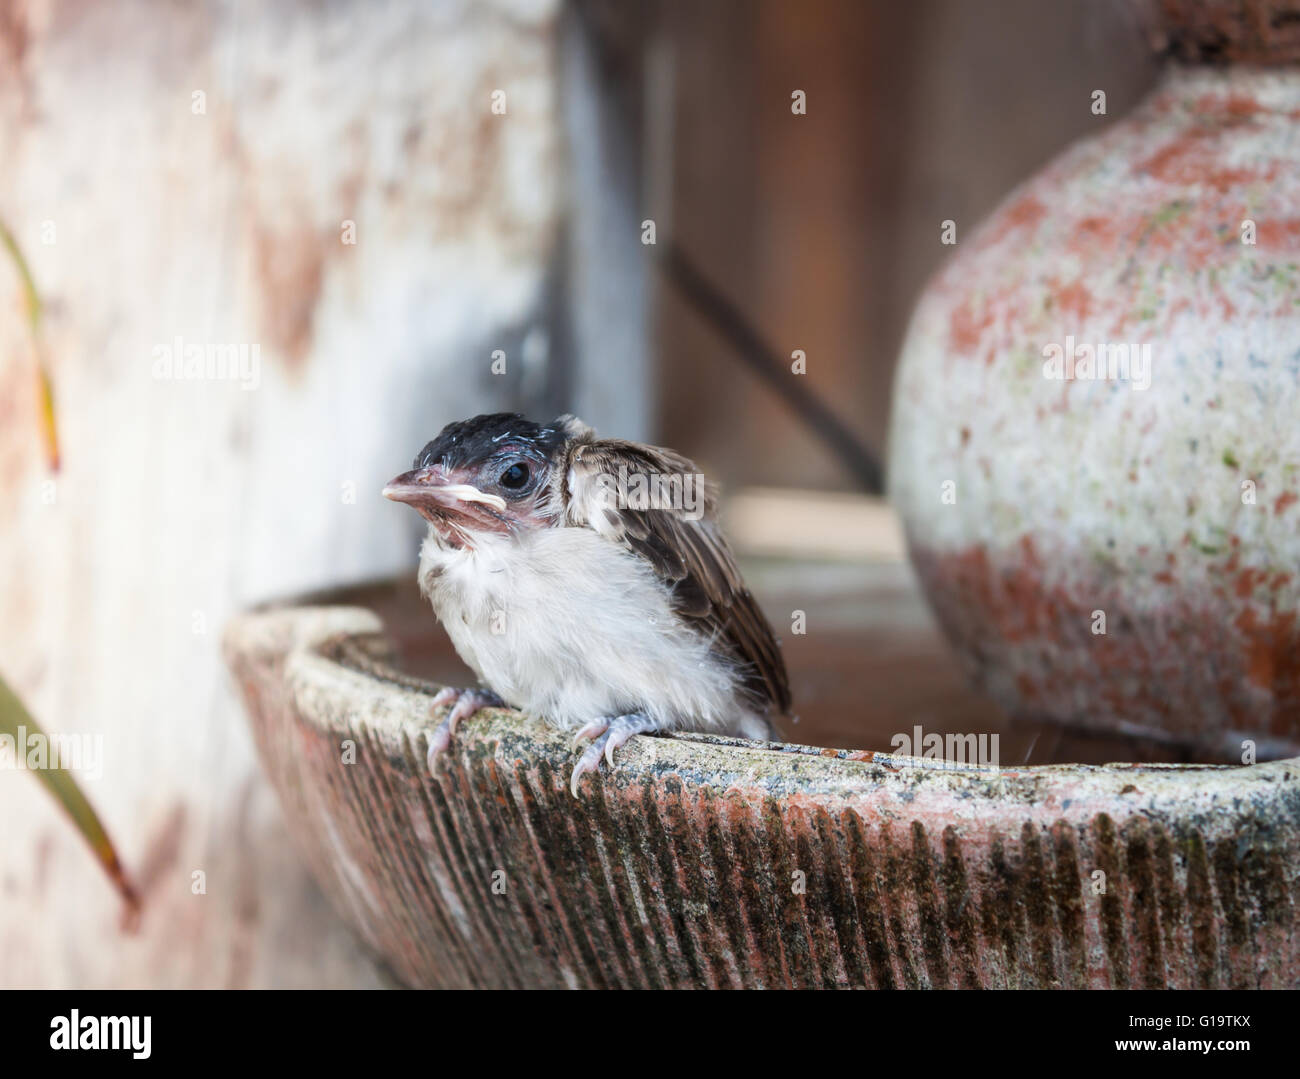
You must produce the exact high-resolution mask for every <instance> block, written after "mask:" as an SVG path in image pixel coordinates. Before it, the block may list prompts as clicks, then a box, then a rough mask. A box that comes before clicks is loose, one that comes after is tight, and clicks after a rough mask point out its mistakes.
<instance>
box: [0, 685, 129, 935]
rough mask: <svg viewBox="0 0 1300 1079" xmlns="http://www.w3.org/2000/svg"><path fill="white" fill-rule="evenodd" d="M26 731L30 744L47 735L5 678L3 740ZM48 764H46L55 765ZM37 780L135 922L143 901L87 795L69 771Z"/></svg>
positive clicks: (0, 704)
mask: <svg viewBox="0 0 1300 1079" xmlns="http://www.w3.org/2000/svg"><path fill="white" fill-rule="evenodd" d="M24 727H25V728H26V729H27V739H28V740H29V741H30V739H31V737H32V734H33V733H35V734H39V735H41V737H44V736H45V732H44V731H42V730H41V727H40V725H39V724H38V723H37V722H36V720H34V719H33V718H32V716H31V713H30V712H28V711H27V709H26V708H25V707H24V706H23V702H22V701H20V700H19V699H18V697H17V695H16V694H15V693H14V692H13V690H11V689H10V688H9V686H8V685H7V684H6V682H5V680H4V679H3V678H0V740H3V739H5V738H6V736H8V738H11V739H13V744H14V745H15V746H17V745H18V744H19V743H21V742H22V740H23V737H22V728H24ZM52 763H53V762H52V761H47V764H52ZM33 771H34V772H35V774H36V778H37V779H39V780H40V781H41V782H42V783H43V784H45V787H46V789H47V790H48V791H49V792H50V793H51V794H52V795H54V799H55V801H57V802H58V803H59V805H61V806H62V807H63V808H64V810H65V811H66V812H67V814H68V816H69V817H71V818H72V823H73V824H74V825H76V828H77V831H79V832H80V833H81V834H82V836H83V837H84V838H85V840H86V842H87V843H89V844H90V849H91V850H92V851H94V853H95V857H96V858H97V859H98V860H99V864H100V865H102V866H103V867H104V872H105V873H107V874H108V878H109V880H111V881H112V882H113V886H114V887H115V888H116V889H117V890H118V893H119V894H120V895H121V896H122V900H123V902H124V903H125V904H126V908H127V916H128V920H129V921H134V920H135V918H136V917H137V916H138V914H139V910H140V900H139V896H138V895H137V894H136V891H135V888H134V887H133V886H132V884H131V881H130V878H128V877H127V874H126V870H125V869H124V868H123V867H122V862H121V860H120V859H119V858H118V856H117V851H116V850H115V849H114V847H113V841H112V840H111V839H109V838H108V833H107V832H106V831H104V826H103V824H101V823H100V820H99V815H98V814H97V813H96V812H95V810H94V808H93V807H92V806H91V804H90V802H88V801H87V800H86V796H85V795H84V794H83V793H82V792H81V788H80V787H79V786H78V785H77V781H76V779H74V778H73V775H72V773H71V772H69V771H68V770H67V769H66V768H54V767H45V768H36V769H33Z"/></svg>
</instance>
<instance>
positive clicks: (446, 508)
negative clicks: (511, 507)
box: [384, 468, 506, 520]
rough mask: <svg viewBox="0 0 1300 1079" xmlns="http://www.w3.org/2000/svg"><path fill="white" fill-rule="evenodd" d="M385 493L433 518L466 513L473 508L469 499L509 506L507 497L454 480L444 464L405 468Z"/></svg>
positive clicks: (503, 507) (391, 482) (497, 507)
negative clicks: (449, 513) (408, 469)
mask: <svg viewBox="0 0 1300 1079" xmlns="http://www.w3.org/2000/svg"><path fill="white" fill-rule="evenodd" d="M384 497H385V498H388V499H391V500H392V501H394V502H405V503H407V504H408V505H410V506H413V507H414V508H415V509H417V510H419V512H420V514H421V515H422V516H424V517H427V518H429V519H430V520H433V519H434V518H435V517H438V516H442V515H446V514H447V513H448V512H451V513H464V512H465V511H466V510H467V509H468V508H469V506H468V505H467V503H475V502H481V503H483V504H485V505H488V506H491V507H492V508H493V509H495V510H497V511H498V512H503V511H504V510H505V508H506V504H505V500H504V499H502V498H500V497H498V496H497V495H490V494H487V493H485V492H483V491H480V490H479V489H478V488H477V487H475V486H474V485H473V484H469V483H452V482H451V477H449V476H448V475H447V474H446V473H445V472H444V471H443V470H442V469H440V468H417V469H413V470H412V471H410V472H403V473H402V474H401V475H400V476H397V477H395V478H394V479H393V480H392V481H390V482H389V484H388V486H387V487H385V488H384Z"/></svg>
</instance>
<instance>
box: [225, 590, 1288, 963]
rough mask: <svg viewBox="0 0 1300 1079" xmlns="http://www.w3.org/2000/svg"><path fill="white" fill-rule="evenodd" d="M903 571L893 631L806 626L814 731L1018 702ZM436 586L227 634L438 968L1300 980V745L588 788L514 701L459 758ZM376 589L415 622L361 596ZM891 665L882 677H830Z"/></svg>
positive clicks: (687, 751)
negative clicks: (993, 699)
mask: <svg viewBox="0 0 1300 1079" xmlns="http://www.w3.org/2000/svg"><path fill="white" fill-rule="evenodd" d="M898 572H899V573H902V572H903V571H901V570H899V571H898ZM900 589H901V590H900V592H899V595H900V596H904V597H906V602H905V603H903V602H902V601H901V600H900V603H901V604H902V606H900V608H899V610H900V611H901V612H902V613H901V614H900V615H899V616H898V617H896V618H892V619H891V620H890V621H891V625H889V626H885V627H878V632H877V636H876V637H875V638H873V639H872V642H871V647H872V648H873V649H874V651H861V652H858V651H856V649H857V648H858V647H859V646H860V645H862V643H863V641H864V638H863V637H862V635H861V634H860V633H859V634H858V635H857V636H855V634H854V631H853V630H852V629H851V627H846V626H844V625H841V626H838V627H833V628H832V629H831V630H829V631H828V633H827V635H826V636H825V637H824V638H823V639H822V640H821V641H820V642H818V641H816V640H812V641H809V642H806V643H805V642H789V643H790V644H792V645H794V647H790V649H789V651H790V656H791V666H792V673H793V676H794V681H795V684H796V692H797V693H799V692H800V691H801V688H802V691H803V697H804V698H805V699H809V700H811V701H812V703H813V708H814V711H819V712H820V715H821V719H820V720H819V721H818V724H817V725H812V724H811V723H810V725H809V726H807V727H805V728H803V729H801V732H800V733H801V737H809V738H810V739H811V738H814V737H815V738H820V737H821V736H822V734H825V732H838V736H842V737H845V738H846V739H847V738H852V739H853V741H855V742H856V743H857V744H859V745H866V746H867V747H868V748H871V747H872V743H874V745H875V748H879V749H887V748H888V747H889V745H890V734H889V732H890V730H891V729H892V730H894V731H907V730H908V729H910V728H911V726H912V722H911V721H912V720H913V719H916V718H918V717H921V716H924V717H925V720H926V722H928V723H931V724H932V725H933V724H934V723H938V722H939V721H940V718H941V716H942V715H943V714H947V715H948V718H949V721H950V722H949V726H950V727H951V728H953V729H968V730H984V729H987V728H990V727H992V728H997V727H998V725H999V724H1004V723H1005V722H1006V721H1005V719H1004V718H1003V717H1000V716H998V715H996V714H994V713H990V712H989V711H988V709H987V706H986V705H983V704H980V703H979V702H977V701H975V700H973V699H972V698H970V697H968V696H966V695H965V691H964V690H962V689H961V688H960V684H959V683H958V682H957V681H956V678H957V676H956V674H955V673H954V670H953V664H952V662H951V660H949V659H947V658H946V656H945V655H944V653H943V652H942V651H941V650H940V651H935V652H933V653H931V652H927V651H926V649H928V648H930V647H932V643H933V641H934V640H935V637H934V631H933V629H932V628H931V627H930V626H929V624H928V623H926V622H924V621H922V622H917V623H916V624H915V625H914V626H913V625H912V623H910V622H909V621H908V618H909V617H910V615H908V613H907V612H912V613H915V612H918V611H920V610H921V605H920V601H919V599H918V598H917V597H916V595H915V592H914V590H912V589H911V585H910V583H907V582H904V584H903V585H902V586H900ZM411 591H412V590H403V588H402V587H399V586H390V587H387V588H381V589H379V590H378V591H372V592H369V593H353V594H350V595H344V596H341V597H337V598H336V599H335V602H334V603H330V602H328V600H326V601H323V602H318V603H315V604H313V605H306V606H292V607H285V608H280V609H271V610H263V611H258V612H254V613H250V614H248V615H246V616H243V617H241V618H239V619H238V620H236V621H235V622H234V623H233V624H232V625H231V626H230V627H229V629H228V632H227V635H226V641H225V649H226V655H227V658H228V662H229V665H230V667H231V669H232V671H233V672H234V675H235V677H236V679H237V681H238V684H239V686H240V688H241V690H242V693H243V697H244V701H245V704H246V706H247V711H248V716H249V720H250V723H251V726H252V731H253V734H254V737H255V739H256V742H257V746H258V749H259V751H260V753H261V757H262V760H263V762H264V764H265V767H266V771H267V773H268V775H269V776H270V778H271V781H272V783H273V784H274V786H275V788H276V790H277V791H278V792H279V797H280V800H281V803H282V805H283V807H284V811H285V813H286V815H287V817H288V820H289V823H290V826H291V829H292V832H293V833H294V835H295V836H296V839H297V843H298V845H299V848H300V850H301V852H302V854H303V855H304V856H305V858H306V859H307V861H308V862H309V863H310V865H311V867H312V869H313V871H314V873H315V875H316V877H317V879H318V880H319V881H320V883H321V885H322V887H323V888H324V890H325V891H326V892H327V894H328V895H329V897H330V899H331V900H332V901H333V903H334V904H335V906H336V907H337V909H338V910H339V912H340V913H341V914H342V916H343V917H344V918H346V919H347V920H348V921H349V922H350V923H351V924H352V926H353V927H354V928H355V930H356V932H357V933H358V934H360V936H361V937H362V938H363V939H364V940H365V941H366V942H367V943H368V944H369V945H370V947H372V948H373V949H374V950H375V952H377V953H378V954H379V955H380V956H382V957H383V958H384V959H385V960H386V961H387V963H388V964H389V965H390V966H391V968H392V970H393V971H394V972H395V973H396V975H397V976H398V978H400V979H401V980H402V981H403V982H405V983H407V984H409V985H412V986H435V987H442V986H477V987H520V986H529V987H564V986H570V987H614V986H627V987H663V986H672V987H679V986H745V987H749V986H774V987H782V986H795V987H813V986H816V987H830V986H867V987H886V986H906V987H942V986H948V987H972V986H988V987H1011V986H1023V987H1029V986H1070V987H1082V986H1097V987H1105V986H1117V987H1118V986H1153V987H1154V986H1177V987H1198V986H1203V987H1210V986H1242V987H1257V986H1273V987H1278V986H1290V987H1294V986H1296V985H1297V983H1300V933H1298V932H1297V928H1298V927H1297V916H1296V910H1297V908H1298V906H1300V761H1296V760H1283V761H1277V762H1273V763H1268V764H1258V765H1255V766H1252V767H1212V766H1202V765H1181V766H1168V765H1166V766H1159V765H1138V764H1119V765H1108V766H1090V765H1073V766H1040V767H1029V766H1023V767H1007V766H1006V764H1005V761H1006V759H1007V757H1006V754H1005V753H1004V754H1003V761H1004V764H1003V767H1002V768H1001V769H1000V770H998V769H996V768H988V767H983V768H982V767H976V766H963V767H944V766H942V765H941V764H940V763H939V762H936V761H933V760H924V759H918V758H915V757H905V756H898V755H890V754H888V753H871V752H857V753H849V752H847V751H844V750H821V749H812V748H807V747H803V746H796V745H785V744H769V743H755V742H746V741H741V740H731V739H723V738H714V737H705V736H699V735H680V736H674V737H655V738H649V737H638V738H636V739H633V740H632V741H631V742H630V743H629V744H628V745H627V746H626V747H624V749H623V750H622V751H621V754H620V756H619V758H618V766H617V768H616V770H615V771H614V772H612V773H605V772H602V773H601V775H600V776H598V777H590V776H589V777H587V778H586V779H585V780H584V784H583V787H582V790H581V796H580V797H579V798H576V799H575V798H574V797H573V796H572V795H571V794H570V793H569V791H568V787H567V777H568V773H569V768H570V766H571V755H570V752H569V748H568V745H567V740H566V739H565V738H564V737H563V736H561V735H560V734H558V733H557V732H555V731H552V730H551V729H549V728H548V727H547V726H545V725H544V724H542V723H540V722H538V721H535V720H532V719H529V718H526V717H524V716H521V715H519V714H517V713H513V712H508V711H496V712H489V713H483V714H481V715H480V716H478V717H476V718H475V719H474V720H473V721H471V722H467V723H466V724H464V725H463V726H462V728H461V732H460V734H459V735H458V737H457V740H456V741H455V742H454V743H453V746H452V750H451V751H450V753H449V755H448V757H447V758H445V759H444V761H443V762H442V763H441V764H440V765H439V766H438V767H437V768H436V770H434V771H433V772H432V773H431V772H430V770H429V768H428V767H427V765H426V763H425V754H426V748H427V739H428V736H429V734H430V733H431V731H432V730H433V727H434V722H433V721H432V720H431V718H430V713H429V698H430V695H431V694H432V692H433V691H434V690H435V689H436V686H435V685H434V684H433V683H432V682H429V681H426V680H425V679H424V678H421V677H416V676H414V675H412V674H411V673H409V671H410V670H420V671H421V672H423V673H433V674H435V675H436V673H437V672H438V671H439V670H448V671H449V672H452V673H449V674H448V675H446V677H456V676H455V675H454V666H453V665H452V661H451V659H450V657H448V656H447V655H446V654H445V652H440V651H439V648H438V647H437V646H436V642H437V641H438V640H440V635H439V633H438V631H437V630H436V626H435V624H434V623H433V620H432V618H431V617H429V616H428V614H427V612H424V613H423V614H422V615H421V617H419V618H418V619H416V618H415V616H414V615H413V613H412V612H413V611H414V610H416V609H417V608H418V606H419V605H418V601H416V600H414V599H413V598H412V596H411V595H410V594H409V593H410V592H411ZM361 595H364V596H365V597H366V599H367V603H368V606H374V607H377V608H381V609H383V610H384V611H385V617H386V618H388V619H389V621H390V623H391V624H392V625H393V626H394V628H395V630H397V632H396V633H394V635H392V636H389V635H386V634H385V631H384V626H383V624H382V623H381V620H380V618H379V617H378V615H376V614H375V613H374V611H372V610H370V609H368V608H367V607H361V606H339V605H337V602H338V600H340V599H341V600H348V599H356V598H357V597H358V596H361ZM394 597H398V598H394ZM852 598H855V599H856V600H858V601H859V602H860V601H861V599H862V596H861V595H860V594H859V595H858V596H856V597H852ZM876 599H877V601H879V600H880V597H879V594H877V595H876ZM399 611H400V612H405V613H398V612H399ZM909 626H911V627H912V628H909ZM909 635H910V636H909ZM909 640H910V641H912V642H913V644H912V645H907V644H906V642H907V641H909ZM900 641H902V642H904V643H903V644H901V645H900V644H899V642H900ZM837 642H838V643H837ZM399 647H400V651H401V652H402V653H403V654H404V656H405V658H403V659H402V660H401V664H402V666H404V667H405V668H407V670H406V671H403V670H402V669H399V666H398V662H399V661H398V654H399ZM891 647H892V648H893V651H892V652H891V651H890V648H891ZM934 647H936V648H937V647H938V646H937V645H934ZM837 648H838V651H837ZM900 648H901V649H902V651H900ZM826 656H830V657H831V659H830V660H828V661H826V662H830V663H833V664H835V665H838V668H839V673H840V675H841V677H839V678H838V680H837V679H836V678H835V677H833V676H832V675H831V674H828V669H818V667H817V665H816V663H817V660H816V658H815V657H826ZM836 657H838V658H836ZM849 668H852V672H853V673H851V674H849V675H848V676H847V677H843V676H844V672H845V671H846V670H848V669H849ZM873 684H874V685H878V686H880V687H881V689H880V692H879V694H878V698H879V699H877V695H876V694H873V698H872V700H871V701H870V702H863V701H862V700H861V699H860V698H859V697H858V696H857V695H856V694H857V692H858V691H857V690H852V692H851V693H850V694H849V695H848V696H847V697H846V696H839V697H836V696H835V693H834V692H832V693H830V695H829V696H828V695H827V691H826V689H825V687H826V686H828V685H839V686H844V685H846V686H849V687H853V686H858V687H861V686H862V685H873ZM819 686H820V687H822V688H821V689H820V690H819V689H818V687H819ZM900 687H901V688H900ZM837 692H838V691H837ZM827 717H830V718H827ZM832 720H834V721H835V722H832ZM836 722H838V724H839V726H836ZM1002 729H1003V730H1004V732H1005V733H1007V734H1008V738H1009V739H1010V740H1011V741H1014V740H1015V738H1017V737H1023V738H1025V739H1029V738H1032V742H1029V741H1025V742H1018V743H1016V747H1017V748H1016V755H1017V759H1019V756H1020V754H1021V749H1022V748H1023V746H1024V745H1029V749H1030V753H1031V754H1032V753H1033V752H1035V749H1034V746H1036V745H1038V744H1040V743H1039V739H1038V734H1040V733H1041V731H1040V732H1033V731H1030V732H1025V731H1023V730H1018V729H1017V730H1014V731H1013V730H1011V729H1010V728H1006V727H1003V728H1002ZM819 731H820V732H822V734H819V733H818V732H819ZM895 737H896V736H895Z"/></svg>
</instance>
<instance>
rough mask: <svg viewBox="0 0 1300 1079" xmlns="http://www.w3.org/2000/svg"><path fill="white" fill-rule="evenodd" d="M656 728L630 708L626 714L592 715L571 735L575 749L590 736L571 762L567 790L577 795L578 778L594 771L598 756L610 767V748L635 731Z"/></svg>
mask: <svg viewBox="0 0 1300 1079" xmlns="http://www.w3.org/2000/svg"><path fill="white" fill-rule="evenodd" d="M657 729H658V728H657V727H656V726H655V725H654V723H652V722H651V721H650V719H649V717H648V716H644V715H641V714H640V713H639V712H633V713H631V714H630V715H626V716H617V717H615V718H614V719H593V720H592V721H591V722H590V723H588V724H587V725H586V726H585V727H583V728H582V730H580V731H578V733H577V734H576V735H575V736H574V739H573V746H574V748H575V749H576V748H577V746H578V743H579V742H581V741H584V740H587V739H590V740H591V745H589V746H588V747H587V748H586V749H585V750H583V752H582V756H580V757H579V758H578V760H577V762H576V763H575V764H574V766H573V775H572V777H571V778H570V779H569V790H570V791H571V792H572V793H573V796H574V797H575V798H576V797H578V780H579V779H581V778H582V777H583V776H584V775H585V774H586V773H587V772H598V771H599V770H600V758H601V757H602V756H603V757H604V758H605V763H606V764H608V765H609V766H610V767H611V768H613V767H614V750H616V749H618V748H619V747H620V746H622V745H624V744H626V743H627V742H628V741H629V740H630V739H632V738H634V737H635V736H636V735H638V734H650V733H652V732H653V731H655V730H657Z"/></svg>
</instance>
